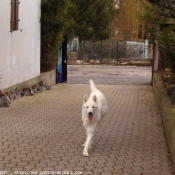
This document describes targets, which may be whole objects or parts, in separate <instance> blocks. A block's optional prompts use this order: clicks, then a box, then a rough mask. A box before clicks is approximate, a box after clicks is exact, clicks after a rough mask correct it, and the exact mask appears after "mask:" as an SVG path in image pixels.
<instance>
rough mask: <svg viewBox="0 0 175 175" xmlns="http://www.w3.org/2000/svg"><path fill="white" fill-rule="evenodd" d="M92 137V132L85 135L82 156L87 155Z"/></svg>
mask: <svg viewBox="0 0 175 175" xmlns="http://www.w3.org/2000/svg"><path fill="white" fill-rule="evenodd" d="M92 137H93V134H92V133H89V134H88V135H87V139H86V142H85V147H84V151H83V156H89V153H88V149H89V147H90V145H91V141H92Z"/></svg>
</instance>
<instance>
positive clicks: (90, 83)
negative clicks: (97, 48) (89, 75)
mask: <svg viewBox="0 0 175 175" xmlns="http://www.w3.org/2000/svg"><path fill="white" fill-rule="evenodd" d="M89 85H90V88H91V92H93V91H96V90H98V89H97V88H96V86H95V83H94V82H93V80H89Z"/></svg>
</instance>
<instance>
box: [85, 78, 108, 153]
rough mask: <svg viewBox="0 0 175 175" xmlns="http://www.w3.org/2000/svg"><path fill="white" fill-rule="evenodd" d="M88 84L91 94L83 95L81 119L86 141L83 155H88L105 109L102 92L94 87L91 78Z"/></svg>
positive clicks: (105, 104) (105, 103) (104, 99)
mask: <svg viewBox="0 0 175 175" xmlns="http://www.w3.org/2000/svg"><path fill="white" fill-rule="evenodd" d="M89 84H90V89H91V94H90V96H89V97H88V96H87V95H85V97H84V100H83V106H82V120H83V125H84V128H85V130H86V141H85V143H84V144H83V145H82V146H83V147H84V151H83V155H84V156H89V153H88V149H89V148H90V147H91V143H92V138H93V136H94V134H95V132H96V131H97V130H98V126H99V123H100V121H101V119H102V118H103V117H104V115H105V112H106V109H107V102H106V98H105V96H104V94H103V93H102V92H101V91H99V90H98V89H97V88H96V86H95V83H94V82H93V81H92V80H89Z"/></svg>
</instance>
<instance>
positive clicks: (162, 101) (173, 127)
mask: <svg viewBox="0 0 175 175" xmlns="http://www.w3.org/2000/svg"><path fill="white" fill-rule="evenodd" d="M153 88H154V92H155V95H156V100H157V103H158V105H159V108H160V111H161V114H162V119H163V123H164V127H165V131H166V135H167V141H168V145H169V149H170V153H171V156H172V160H173V164H174V165H175V136H174V133H175V108H174V107H173V106H172V104H171V100H170V98H169V96H168V95H167V90H166V89H165V87H164V84H163V81H162V77H161V73H159V72H156V73H154V79H153Z"/></svg>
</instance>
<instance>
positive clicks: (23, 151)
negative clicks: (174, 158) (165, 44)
mask: <svg viewBox="0 0 175 175" xmlns="http://www.w3.org/2000/svg"><path fill="white" fill-rule="evenodd" d="M69 69H71V67H69ZM74 69H75V68H74ZM92 69H93V68H92ZM99 69H100V68H99ZM119 69H122V68H119ZM119 69H116V70H115V71H114V73H116V71H119ZM135 69H137V70H140V69H141V70H144V71H145V73H144V72H143V75H144V74H147V75H148V77H147V78H146V77H145V78H146V79H147V80H150V75H151V73H150V72H151V70H150V68H144V69H142V68H135ZM84 70H85V69H84ZM94 71H97V68H95V69H94ZM68 72H69V76H68V83H67V84H58V85H54V86H52V90H50V91H44V92H42V93H39V94H35V95H34V96H30V97H23V98H21V99H18V100H15V101H14V102H13V103H12V105H11V106H10V107H9V108H0V126H1V127H0V170H1V171H0V173H2V172H4V173H6V174H10V175H14V174H15V175H16V174H34V173H36V174H39V173H40V174H49V175H50V174H73V173H74V174H80V173H82V174H83V175H86V174H87V175H171V174H172V172H173V166H172V162H171V157H170V154H169V149H168V146H167V142H166V136H165V131H164V128H163V124H162V119H161V114H160V111H159V109H158V106H157V103H156V99H155V96H154V93H153V89H152V87H150V86H149V85H146V84H149V81H148V82H143V83H142V84H143V85H142V84H139V82H138V83H135V84H132V82H131V81H130V83H127V84H125V83H121V84H117V85H116V84H115V85H112V83H111V84H110V85H109V84H105V83H102V82H104V81H103V79H101V83H100V82H99V83H97V84H98V85H97V87H98V88H99V89H100V90H101V91H103V92H104V94H105V95H106V98H107V101H108V106H109V110H108V112H107V115H106V116H105V118H104V119H103V121H102V123H101V127H100V128H99V131H98V133H97V135H96V136H95V138H94V144H93V146H92V149H91V150H90V157H83V156H82V152H83V148H82V147H81V145H82V143H83V142H84V140H85V131H84V128H83V126H82V121H81V106H82V101H83V97H84V94H88V93H89V91H90V90H89V86H88V85H87V84H74V81H75V83H76V79H75V77H74V78H72V77H73V74H70V70H69V71H68ZM125 72H126V74H127V69H125ZM132 73H135V72H134V69H133V72H132ZM86 75H87V74H86ZM86 75H85V76H83V75H82V76H81V77H82V79H83V80H85V79H86ZM118 75H119V74H118ZM98 76H99V77H100V75H98ZM112 76H116V75H112ZM139 77H140V79H142V76H141V75H139ZM88 78H89V77H88ZM91 78H92V77H91ZM116 78H117V77H116ZM130 78H131V79H132V78H133V80H134V76H133V75H130ZM136 78H137V77H136ZM146 79H145V81H146ZM73 80H74V81H73ZM79 80H80V78H79ZM83 80H82V81H83ZM108 80H109V79H108ZM111 80H113V82H115V80H114V78H112V79H111ZM138 80H139V79H138ZM123 81H124V80H123ZM142 81H143V80H142ZM126 82H127V80H126Z"/></svg>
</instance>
